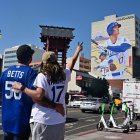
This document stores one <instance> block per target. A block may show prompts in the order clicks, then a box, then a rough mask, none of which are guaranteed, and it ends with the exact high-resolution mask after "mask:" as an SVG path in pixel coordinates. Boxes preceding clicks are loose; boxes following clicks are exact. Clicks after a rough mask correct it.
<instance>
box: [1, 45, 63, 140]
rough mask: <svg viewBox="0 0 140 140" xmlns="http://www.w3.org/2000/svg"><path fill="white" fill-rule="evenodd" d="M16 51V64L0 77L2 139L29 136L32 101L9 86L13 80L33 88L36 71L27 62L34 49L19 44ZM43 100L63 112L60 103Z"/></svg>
mask: <svg viewBox="0 0 140 140" xmlns="http://www.w3.org/2000/svg"><path fill="white" fill-rule="evenodd" d="M16 53H17V59H18V64H17V65H13V66H11V67H9V68H8V69H7V70H6V71H4V72H3V73H2V75H1V77H0V89H1V91H2V128H3V131H4V140H28V139H29V136H30V125H29V120H30V114H31V108H32V105H33V101H32V99H31V97H29V96H28V95H26V94H22V92H21V91H19V90H13V89H11V87H12V84H13V82H14V81H17V82H21V83H22V84H24V85H26V87H28V88H31V89H33V87H32V85H33V82H34V80H35V78H36V76H37V73H36V72H35V71H34V70H33V69H32V68H30V67H29V64H30V63H31V61H32V56H33V54H34V50H33V49H31V47H30V46H28V45H21V46H20V47H19V48H18V49H17V52H16ZM43 100H44V101H45V104H46V106H48V107H50V108H53V109H55V110H56V111H57V112H59V113H61V114H62V115H63V114H64V109H63V107H62V105H59V104H54V103H53V102H50V101H49V100H48V99H47V98H44V99H43ZM44 101H43V102H44Z"/></svg>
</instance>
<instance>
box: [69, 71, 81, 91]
mask: <svg viewBox="0 0 140 140" xmlns="http://www.w3.org/2000/svg"><path fill="white" fill-rule="evenodd" d="M70 90H71V91H72V90H73V91H79V92H81V87H79V86H77V85H76V71H72V73H71V81H69V83H68V89H67V92H69V91H70Z"/></svg>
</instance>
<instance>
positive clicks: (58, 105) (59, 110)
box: [55, 103, 65, 116]
mask: <svg viewBox="0 0 140 140" xmlns="http://www.w3.org/2000/svg"><path fill="white" fill-rule="evenodd" d="M55 110H56V111H57V112H58V113H60V114H61V115H62V116H64V115H65V110H64V107H63V105H62V104H59V103H56V106H55Z"/></svg>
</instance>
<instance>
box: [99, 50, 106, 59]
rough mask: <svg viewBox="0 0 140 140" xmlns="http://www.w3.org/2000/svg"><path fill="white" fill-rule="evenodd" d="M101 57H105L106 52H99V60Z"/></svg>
mask: <svg viewBox="0 0 140 140" xmlns="http://www.w3.org/2000/svg"><path fill="white" fill-rule="evenodd" d="M101 55H105V56H106V55H107V52H101V53H100V55H99V59H100V58H101Z"/></svg>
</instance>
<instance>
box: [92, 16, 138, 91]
mask: <svg viewBox="0 0 140 140" xmlns="http://www.w3.org/2000/svg"><path fill="white" fill-rule="evenodd" d="M113 22H117V24H119V25H121V27H120V26H119V27H120V28H119V38H118V40H117V41H119V39H120V40H121V38H122V39H124V41H126V42H127V43H128V42H129V43H130V45H131V47H130V48H129V49H128V50H127V53H125V52H126V51H120V52H115V53H112V54H111V53H110V52H111V51H110V50H109V51H108V50H107V49H108V48H109V47H106V46H107V45H106V46H105V44H109V43H108V41H109V39H110V36H109V34H108V29H109V28H108V25H109V24H111V23H113ZM91 38H92V43H91V73H94V74H95V75H97V76H99V77H102V78H106V79H108V81H109V83H110V85H111V83H112V84H113V86H114V88H115V86H117V85H116V84H115V82H116V83H118V81H120V82H119V84H120V83H123V82H122V81H124V80H136V79H139V77H140V71H139V67H140V19H139V18H138V17H137V16H136V15H135V14H131V15H126V16H120V17H119V16H117V15H110V16H106V17H104V19H103V20H99V21H95V22H92V24H91ZM117 41H116V42H117ZM114 44H115V43H114ZM114 44H113V45H112V46H113V47H114V46H115V45H114ZM117 45H118V44H117ZM117 45H116V46H117ZM108 46H109V45H108ZM112 46H111V47H112ZM111 47H110V48H111ZM113 47H112V48H113ZM106 48H107V49H106ZM103 51H105V52H104V53H103ZM117 51H118V50H117ZM101 54H104V56H105V57H106V56H107V58H106V61H101V59H100V58H101ZM111 55H112V56H113V55H114V56H115V57H116V60H118V62H116V63H115V62H114V58H115V57H110V56H111ZM110 58H113V59H110ZM124 60H125V64H124V63H123V65H121V64H120V63H121V62H120V61H124ZM112 62H114V64H115V67H114V69H111V68H110V65H109V64H111V63H112ZM116 69H119V70H120V71H119V72H122V71H121V70H123V72H122V73H123V76H121V77H118V78H116V77H115V76H114V77H113V76H112V75H113V71H116ZM119 87H122V86H121V85H120V86H119Z"/></svg>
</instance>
